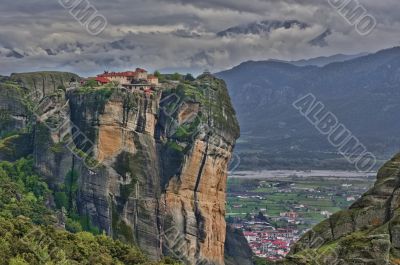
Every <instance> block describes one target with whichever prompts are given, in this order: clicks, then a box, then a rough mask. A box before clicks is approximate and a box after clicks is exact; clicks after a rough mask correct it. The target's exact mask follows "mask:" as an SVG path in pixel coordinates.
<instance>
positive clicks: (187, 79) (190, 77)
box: [185, 74, 196, 82]
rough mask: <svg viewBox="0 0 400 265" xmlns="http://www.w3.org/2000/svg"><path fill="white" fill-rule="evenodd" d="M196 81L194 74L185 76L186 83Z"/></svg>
mask: <svg viewBox="0 0 400 265" xmlns="http://www.w3.org/2000/svg"><path fill="white" fill-rule="evenodd" d="M194 80H196V79H195V78H194V77H193V75H192V74H186V76H185V81H189V82H193V81H194Z"/></svg>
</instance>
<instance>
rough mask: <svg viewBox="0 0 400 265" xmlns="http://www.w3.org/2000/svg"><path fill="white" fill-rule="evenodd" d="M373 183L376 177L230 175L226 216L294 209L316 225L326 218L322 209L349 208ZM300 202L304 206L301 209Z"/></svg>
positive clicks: (336, 209) (269, 213)
mask: <svg viewBox="0 0 400 265" xmlns="http://www.w3.org/2000/svg"><path fill="white" fill-rule="evenodd" d="M373 182H374V179H373V178H365V179H344V178H337V179H335V178H332V177H330V178H322V177H307V178H298V177H293V178H291V177H288V178H285V179H284V180H260V179H240V178H233V179H232V178H230V179H229V180H228V200H227V201H228V203H227V216H228V217H229V216H231V217H241V218H244V217H246V216H248V214H251V215H257V214H258V213H259V212H260V211H261V212H262V213H263V214H264V215H265V216H268V217H270V218H274V217H279V216H280V213H282V212H288V211H295V212H297V213H298V214H299V219H300V220H302V221H303V222H305V223H308V224H315V223H318V222H320V221H322V220H324V219H326V216H324V215H322V214H321V212H322V211H328V212H329V213H335V212H337V211H339V210H341V209H345V208H347V207H349V206H350V205H351V204H352V203H353V202H354V201H353V200H349V201H348V200H347V199H348V198H350V197H354V198H358V197H359V196H360V195H361V194H363V193H364V192H365V191H367V190H368V189H369V188H370V187H371V186H372V184H373ZM255 196H257V197H255ZM300 205H302V206H304V207H303V208H299V206H300ZM296 206H297V208H296Z"/></svg>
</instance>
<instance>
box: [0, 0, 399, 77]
mask: <svg viewBox="0 0 400 265" xmlns="http://www.w3.org/2000/svg"><path fill="white" fill-rule="evenodd" d="M93 4H94V5H95V6H96V8H97V9H98V10H99V12H100V13H102V14H103V15H104V16H105V17H106V18H107V20H108V22H109V25H108V27H107V28H106V30H105V31H104V32H103V33H102V34H101V35H99V36H91V35H90V34H88V33H87V32H86V31H85V29H84V28H83V27H82V26H81V25H80V24H79V23H78V22H77V21H75V20H74V18H72V17H71V16H70V15H69V14H68V11H67V10H64V9H63V8H62V7H61V6H60V5H59V4H58V3H57V1H54V2H53V1H52V2H51V3H49V1H46V0H32V1H23V2H21V1H12V0H3V2H2V9H1V10H0V25H1V26H0V74H9V73H10V72H17V71H19V72H21V71H29V70H40V69H42V70H69V71H74V72H78V73H82V74H92V73H96V72H99V71H102V70H105V69H116V70H117V69H125V68H132V67H135V66H136V65H141V66H143V67H147V68H149V69H151V70H154V69H180V70H183V71H201V70H202V69H204V68H209V69H210V70H212V71H216V70H221V69H224V68H228V67H231V66H233V65H236V64H238V63H241V62H242V61H246V60H264V59H269V58H276V59H288V60H291V59H301V58H306V57H313V56H321V55H331V54H335V53H359V52H363V51H376V50H378V49H382V48H386V47H390V46H394V45H398V44H399V43H398V40H399V37H400V32H399V30H398V28H399V25H400V17H399V16H398V14H399V11H400V6H399V5H398V0H385V1H384V2H382V1H374V0H365V1H363V4H365V6H366V7H367V9H368V11H369V12H370V13H371V14H373V15H374V16H376V18H377V21H378V27H377V28H376V29H375V31H374V32H373V33H372V34H371V35H369V36H367V37H365V36H364V37H363V36H360V35H358V34H357V33H356V32H355V30H354V27H353V26H350V25H348V24H347V23H346V21H345V20H344V19H343V18H342V17H340V16H339V15H338V14H337V13H336V11H335V10H334V9H332V8H331V7H330V6H329V4H328V3H327V2H326V1H321V0H281V1H275V0H248V1H242V0H205V1H187V0H185V1H183V0H163V1H156V0H146V1H143V0H133V1H131V0H116V1H106V0H98V1H93ZM267 19H278V20H287V19H297V20H299V21H302V22H305V23H307V24H309V25H311V27H309V28H306V29H300V28H292V29H278V30H274V31H272V32H271V33H270V34H268V35H265V36H237V37H234V38H218V37H216V35H215V33H217V32H219V31H221V30H224V29H226V28H229V27H232V26H236V25H238V24H244V23H250V22H253V21H260V20H267ZM327 28H330V29H332V32H333V34H332V35H330V36H329V37H327V39H326V40H327V42H328V44H329V45H328V46H327V47H323V48H321V47H314V46H310V45H309V44H308V41H309V40H311V39H312V38H313V37H316V36H318V34H320V33H322V32H323V31H324V30H325V29H327ZM13 51H15V52H17V53H18V54H22V55H24V57H23V58H16V57H15V56H14V57H10V53H11V52H13ZM49 54H50V55H49ZM17 57H18V56H17Z"/></svg>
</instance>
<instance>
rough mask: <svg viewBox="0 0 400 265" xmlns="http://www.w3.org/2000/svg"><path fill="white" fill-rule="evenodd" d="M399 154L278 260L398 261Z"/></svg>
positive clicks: (336, 262)
mask: <svg viewBox="0 0 400 265" xmlns="http://www.w3.org/2000/svg"><path fill="white" fill-rule="evenodd" d="M399 206H400V154H399V155H397V156H395V157H394V158H393V159H392V160H391V161H389V162H387V163H386V164H385V165H384V166H383V167H382V168H381V169H380V170H379V172H378V176H377V181H376V183H375V185H374V187H373V188H372V189H371V190H369V191H368V192H367V193H365V194H364V195H363V196H362V197H361V198H360V199H359V200H358V201H356V202H355V203H354V204H353V205H352V206H351V207H350V208H349V209H348V210H345V211H341V212H338V213H336V214H334V215H333V216H332V217H331V218H329V219H328V220H326V221H324V222H322V223H320V224H319V225H317V226H316V227H315V228H313V229H312V230H311V231H309V232H308V233H307V234H306V235H305V236H304V237H303V238H302V239H300V241H299V242H298V243H297V244H296V245H295V246H294V247H293V249H292V251H291V253H290V256H289V257H288V259H287V260H285V261H282V262H280V263H279V264H307V265H308V264H327V265H331V264H371V265H372V264H376V265H380V264H400V244H399V238H400V236H399V235H400V233H399V231H400V207H399Z"/></svg>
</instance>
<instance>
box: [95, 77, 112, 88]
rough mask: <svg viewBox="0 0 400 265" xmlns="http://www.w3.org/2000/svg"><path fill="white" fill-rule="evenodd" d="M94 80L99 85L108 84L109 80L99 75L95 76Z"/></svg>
mask: <svg viewBox="0 0 400 265" xmlns="http://www.w3.org/2000/svg"><path fill="white" fill-rule="evenodd" d="M95 80H96V81H97V84H98V85H99V86H101V85H105V84H108V83H110V82H111V81H110V79H108V78H106V77H101V76H98V77H96V78H95Z"/></svg>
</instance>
